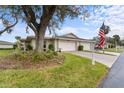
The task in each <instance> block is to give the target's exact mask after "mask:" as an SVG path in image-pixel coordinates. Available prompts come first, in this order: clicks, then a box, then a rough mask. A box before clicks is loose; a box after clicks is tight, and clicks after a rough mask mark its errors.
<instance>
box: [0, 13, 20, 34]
mask: <svg viewBox="0 0 124 93" xmlns="http://www.w3.org/2000/svg"><path fill="white" fill-rule="evenodd" d="M15 19H16V21H15V23H14V24H12V25H10V26H7V27H6V28H5V29H3V30H1V31H0V35H1V34H2V33H4V32H6V31H7V30H9V29H10V28H12V27H14V26H15V25H16V24H17V23H18V18H17V16H16V15H15Z"/></svg>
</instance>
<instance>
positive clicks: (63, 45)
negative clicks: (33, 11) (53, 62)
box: [20, 33, 95, 51]
mask: <svg viewBox="0 0 124 93" xmlns="http://www.w3.org/2000/svg"><path fill="white" fill-rule="evenodd" d="M20 42H21V47H22V48H23V49H26V45H27V44H30V45H31V46H32V48H33V49H35V37H34V36H27V38H26V39H20ZM49 44H53V45H54V50H55V51H59V50H61V51H78V46H79V45H83V47H84V48H83V49H84V50H88V51H91V50H92V48H93V47H94V45H95V41H92V40H88V39H82V38H79V37H77V36H76V35H75V34H73V33H68V34H65V35H61V36H54V37H45V42H44V50H48V46H49Z"/></svg>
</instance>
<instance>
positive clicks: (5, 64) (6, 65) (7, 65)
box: [0, 56, 65, 69]
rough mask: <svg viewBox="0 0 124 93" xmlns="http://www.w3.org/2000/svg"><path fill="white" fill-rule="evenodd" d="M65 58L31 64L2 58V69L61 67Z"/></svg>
mask: <svg viewBox="0 0 124 93" xmlns="http://www.w3.org/2000/svg"><path fill="white" fill-rule="evenodd" d="M64 59H65V58H64V56H56V57H54V58H52V59H48V60H44V61H40V62H38V63H33V62H30V60H23V61H22V60H17V59H13V58H11V57H9V56H8V57H4V58H0V69H30V68H44V67H48V66H56V65H61V64H63V62H64Z"/></svg>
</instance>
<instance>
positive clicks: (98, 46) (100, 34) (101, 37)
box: [96, 22, 105, 49]
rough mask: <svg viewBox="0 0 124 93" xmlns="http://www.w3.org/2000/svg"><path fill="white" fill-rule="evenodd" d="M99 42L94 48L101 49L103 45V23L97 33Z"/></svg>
mask: <svg viewBox="0 0 124 93" xmlns="http://www.w3.org/2000/svg"><path fill="white" fill-rule="evenodd" d="M99 36H100V40H99V43H98V45H97V46H96V48H99V49H103V48H104V44H105V25H104V22H103V24H102V26H101V28H100V31H99Z"/></svg>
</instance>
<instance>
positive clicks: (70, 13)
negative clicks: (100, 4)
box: [0, 5, 96, 52]
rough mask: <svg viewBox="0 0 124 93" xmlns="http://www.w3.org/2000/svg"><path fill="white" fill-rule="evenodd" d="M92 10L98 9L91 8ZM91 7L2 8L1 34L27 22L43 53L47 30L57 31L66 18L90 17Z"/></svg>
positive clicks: (0, 11)
mask: <svg viewBox="0 0 124 93" xmlns="http://www.w3.org/2000/svg"><path fill="white" fill-rule="evenodd" d="M91 7H92V8H96V7H94V6H91ZM88 8H89V6H75V5H70V6H67V5H63V6H56V5H42V6H31V5H28V6H27V5H19V6H0V20H1V22H2V24H3V26H2V28H3V29H2V30H1V31H0V34H2V33H4V32H8V33H10V32H12V30H13V27H14V26H15V25H16V24H17V23H18V22H19V21H22V22H25V23H26V24H27V27H26V31H27V30H28V27H30V28H31V29H32V31H33V32H34V33H35V38H36V49H35V50H36V51H37V52H42V51H43V45H44V35H45V32H46V29H47V28H48V30H49V31H50V32H51V31H55V29H56V28H60V26H61V24H62V23H63V22H64V20H65V18H70V19H74V18H76V17H79V16H83V18H84V19H85V18H86V17H89V12H88Z"/></svg>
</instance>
